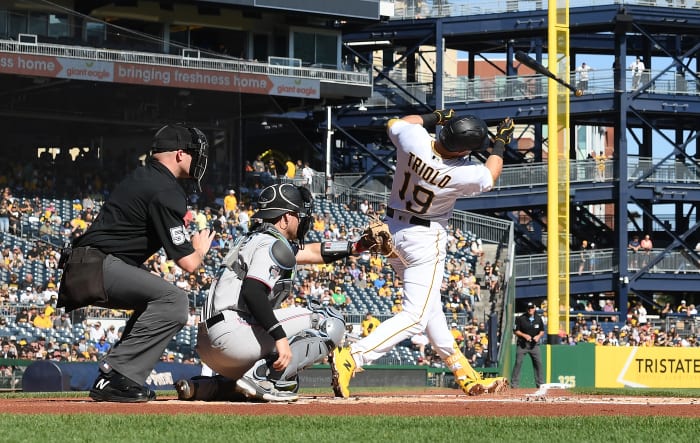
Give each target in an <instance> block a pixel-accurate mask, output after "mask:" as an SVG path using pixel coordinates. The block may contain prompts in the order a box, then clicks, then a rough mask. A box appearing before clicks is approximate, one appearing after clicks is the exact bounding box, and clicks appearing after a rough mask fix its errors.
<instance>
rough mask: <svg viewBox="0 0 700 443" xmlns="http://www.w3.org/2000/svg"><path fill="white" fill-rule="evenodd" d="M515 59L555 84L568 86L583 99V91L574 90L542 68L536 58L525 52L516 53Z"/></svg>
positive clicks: (568, 85) (569, 86) (568, 86)
mask: <svg viewBox="0 0 700 443" xmlns="http://www.w3.org/2000/svg"><path fill="white" fill-rule="evenodd" d="M515 59H516V60H517V61H519V62H520V63H522V64H524V65H525V66H527V67H528V68H530V69H532V70H534V71H535V72H537V73H538V74H542V75H544V76H546V77H549V78H551V79H552V80H554V81H555V82H557V83H559V84H560V85H563V86H566V87H567V88H569V89H570V90H571V91H572V92H573V93H574V95H575V96H576V97H581V96H582V95H583V91H582V90H580V89H577V88H574V87H573V86H571V85H570V84H569V83H567V82H565V81H564V80H562V79H561V78H559V77H557V76H556V75H554V74H553V73H552V71H550V70H549V69H547V68H545V67H544V66H542V64H541V63H540V62H538V61H537V60H535V59H534V58H532V57H530V56H529V55H527V54H525V53H524V52H523V51H516V53H515Z"/></svg>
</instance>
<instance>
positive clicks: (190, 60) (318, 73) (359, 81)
mask: <svg viewBox="0 0 700 443" xmlns="http://www.w3.org/2000/svg"><path fill="white" fill-rule="evenodd" d="M0 51H4V52H12V53H17V54H35V55H45V56H54V57H65V58H77V59H81V60H94V61H103V62H104V61H108V62H110V61H111V62H122V63H136V64H142V65H155V66H171V67H180V68H181V67H185V68H188V69H208V70H215V71H224V72H237V73H246V74H265V75H273V76H283V77H295V78H305V79H315V80H321V81H327V82H337V83H346V84H356V85H363V86H365V85H367V86H368V85H371V83H372V80H371V77H370V75H369V73H367V72H355V71H344V70H338V69H321V68H312V67H289V66H279V65H271V64H269V63H259V62H255V61H250V60H232V59H223V58H203V57H200V56H199V54H198V53H197V56H195V57H193V56H191V55H190V54H187V55H183V56H179V55H169V54H158V53H153V52H136V51H125V50H115V49H103V48H92V47H83V46H67V45H56V44H48V43H21V42H17V41H13V40H0Z"/></svg>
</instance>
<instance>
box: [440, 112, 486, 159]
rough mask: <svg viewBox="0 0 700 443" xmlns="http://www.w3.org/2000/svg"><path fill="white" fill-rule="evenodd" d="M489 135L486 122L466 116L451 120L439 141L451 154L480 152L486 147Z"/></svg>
mask: <svg viewBox="0 0 700 443" xmlns="http://www.w3.org/2000/svg"><path fill="white" fill-rule="evenodd" d="M488 134H489V129H488V126H486V122H484V121H483V120H482V119H480V118H479V117H477V116H475V115H465V116H463V117H459V118H453V119H451V120H449V121H448V122H447V123H446V124H445V126H443V128H442V131H440V135H439V136H438V140H439V141H440V144H441V145H442V146H443V147H444V148H445V149H447V150H448V151H450V152H466V151H479V150H481V149H483V148H485V147H486V143H487V140H488Z"/></svg>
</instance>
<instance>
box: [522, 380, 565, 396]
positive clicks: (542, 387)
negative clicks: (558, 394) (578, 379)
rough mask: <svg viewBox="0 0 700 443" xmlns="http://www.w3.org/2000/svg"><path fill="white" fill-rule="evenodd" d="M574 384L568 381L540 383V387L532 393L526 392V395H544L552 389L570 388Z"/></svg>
mask: <svg viewBox="0 0 700 443" xmlns="http://www.w3.org/2000/svg"><path fill="white" fill-rule="evenodd" d="M571 387H572V386H571V385H570V384H566V383H545V384H542V385H540V388H539V389H538V390H537V391H536V392H533V393H532V394H525V396H526V397H544V396H545V395H547V391H548V390H550V389H569V388H571Z"/></svg>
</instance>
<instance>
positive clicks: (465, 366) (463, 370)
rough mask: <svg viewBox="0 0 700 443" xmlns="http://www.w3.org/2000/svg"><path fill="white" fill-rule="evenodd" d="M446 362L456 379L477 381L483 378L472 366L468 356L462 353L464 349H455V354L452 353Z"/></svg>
mask: <svg viewBox="0 0 700 443" xmlns="http://www.w3.org/2000/svg"><path fill="white" fill-rule="evenodd" d="M445 364H446V365H447V367H448V368H450V370H451V371H452V373H453V374H454V375H455V379H456V380H458V381H461V380H472V381H477V380H480V379H481V376H480V375H479V373H478V372H476V371H475V370H474V368H472V366H471V365H470V364H469V362H468V361H467V357H465V356H464V354H462V351H455V352H454V354H452V355H450V356H449V357H447V358H446V359H445Z"/></svg>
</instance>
